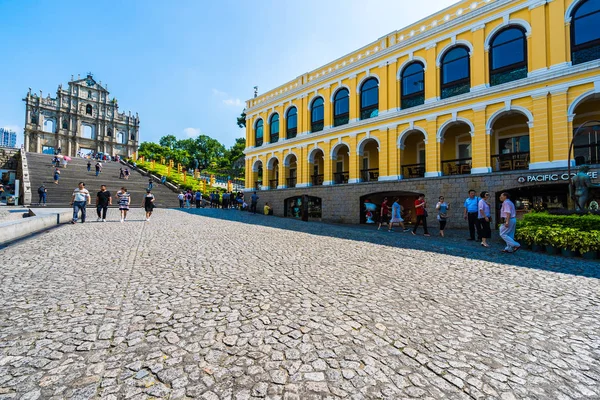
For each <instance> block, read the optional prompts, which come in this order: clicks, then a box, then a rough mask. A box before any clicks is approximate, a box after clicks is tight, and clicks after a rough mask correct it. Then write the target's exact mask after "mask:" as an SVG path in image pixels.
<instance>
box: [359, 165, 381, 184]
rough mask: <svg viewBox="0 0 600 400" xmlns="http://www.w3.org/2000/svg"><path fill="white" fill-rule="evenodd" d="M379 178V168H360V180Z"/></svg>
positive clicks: (369, 180)
mask: <svg viewBox="0 0 600 400" xmlns="http://www.w3.org/2000/svg"><path fill="white" fill-rule="evenodd" d="M378 179H379V168H370V169H361V170H360V181H361V182H373V181H377V180H378Z"/></svg>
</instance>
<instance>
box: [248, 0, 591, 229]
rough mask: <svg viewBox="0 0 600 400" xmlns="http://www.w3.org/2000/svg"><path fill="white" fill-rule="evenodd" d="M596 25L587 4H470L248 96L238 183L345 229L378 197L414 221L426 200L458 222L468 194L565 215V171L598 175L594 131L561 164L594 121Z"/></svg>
mask: <svg viewBox="0 0 600 400" xmlns="http://www.w3.org/2000/svg"><path fill="white" fill-rule="evenodd" d="M596 26H600V2H599V1H595V0H464V1H459V2H457V3H456V4H454V5H452V6H450V7H448V8H446V9H444V10H441V11H439V12H437V13H435V14H433V15H431V16H429V17H426V18H424V19H422V20H421V21H418V22H415V23H414V24H411V25H409V26H406V27H404V28H401V29H399V30H397V31H394V32H391V33H389V34H387V35H385V36H383V37H381V38H379V39H377V40H375V41H374V42H371V43H369V44H367V45H366V46H364V47H362V48H360V49H357V50H355V51H353V52H351V53H349V54H346V55H344V56H342V57H340V58H338V59H335V60H333V61H331V62H330V63H327V64H325V65H322V66H320V67H318V68H316V69H315V70H313V71H310V72H307V73H304V74H302V75H300V76H298V77H297V78H295V79H293V80H291V81H289V82H286V83H284V84H282V85H281V86H279V87H276V88H274V89H272V90H269V91H267V92H265V93H264V94H260V95H258V96H256V97H255V98H253V99H250V100H248V101H247V102H246V110H245V112H246V115H247V117H246V143H247V148H246V150H245V154H246V189H247V190H249V191H250V190H260V191H261V192H262V193H261V194H260V198H261V201H268V202H269V203H270V204H271V205H272V206H273V209H274V212H275V214H279V215H284V216H291V217H298V216H299V215H302V216H303V217H305V216H306V215H307V214H308V216H309V217H321V218H322V219H324V220H330V221H338V222H352V223H358V222H365V215H366V212H365V207H364V204H365V202H366V203H368V202H374V203H377V204H379V203H381V201H382V199H383V198H384V197H388V198H390V197H392V198H393V197H395V196H399V197H401V201H402V205H403V206H404V208H405V209H406V210H407V212H408V211H410V210H413V215H412V216H411V215H406V217H407V218H411V217H414V199H415V197H416V194H417V193H424V194H425V195H426V198H427V199H428V201H429V207H430V208H429V212H430V214H433V215H435V211H434V206H435V204H436V202H437V199H438V197H439V196H445V198H446V201H448V202H450V204H451V209H454V210H455V211H454V212H456V216H457V218H453V220H454V221H455V222H454V223H455V224H457V225H460V224H462V222H461V221H462V214H461V213H462V208H461V207H462V204H463V201H464V198H465V197H466V195H467V191H468V189H471V188H472V189H474V190H476V191H477V192H478V193H479V192H480V191H483V190H487V191H490V192H492V193H493V194H495V196H494V197H495V198H496V200H495V202H494V204H493V206H495V207H499V201H498V196H499V194H500V193H501V192H502V191H508V192H509V193H511V195H512V196H513V199H515V201H516V202H517V205H518V207H519V212H520V213H525V212H528V211H530V210H532V209H534V208H536V209H552V208H572V207H573V201H572V199H570V197H569V196H568V187H567V186H568V180H569V175H568V168H567V167H568V166H569V165H571V166H573V167H574V166H575V165H581V164H588V165H591V170H590V177H591V179H592V181H595V182H598V172H599V167H600V123H596V124H591V125H590V126H589V127H588V128H586V129H587V130H586V134H585V135H578V136H577V138H576V140H575V146H574V152H573V154H572V155H571V157H570V159H569V146H570V144H571V141H572V139H573V137H574V132H575V131H576V129H577V128H578V127H579V126H580V125H581V124H583V123H584V122H586V121H589V120H600V78H599V76H600V30H599V29H594V28H593V27H596ZM571 172H576V171H575V168H573V170H572V171H571ZM451 213H452V212H451Z"/></svg>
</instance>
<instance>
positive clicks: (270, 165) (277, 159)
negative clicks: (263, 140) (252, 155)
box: [267, 156, 279, 169]
mask: <svg viewBox="0 0 600 400" xmlns="http://www.w3.org/2000/svg"><path fill="white" fill-rule="evenodd" d="M275 161H277V162H278V163H279V158H277V156H272V157H270V158H269V161H267V169H273V164H274V163H275Z"/></svg>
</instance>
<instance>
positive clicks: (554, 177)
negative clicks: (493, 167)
mask: <svg viewBox="0 0 600 400" xmlns="http://www.w3.org/2000/svg"><path fill="white" fill-rule="evenodd" d="M575 175H577V173H576V172H572V173H571V176H575ZM588 175H589V176H590V178H591V179H598V172H596V171H594V172H588ZM568 180H569V174H568V173H564V174H540V175H525V176H520V177H518V178H517V181H518V182H519V183H530V182H557V181H568Z"/></svg>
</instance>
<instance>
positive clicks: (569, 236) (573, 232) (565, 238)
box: [557, 228, 579, 257]
mask: <svg viewBox="0 0 600 400" xmlns="http://www.w3.org/2000/svg"><path fill="white" fill-rule="evenodd" d="M578 232H579V231H578V230H577V229H574V228H564V229H563V230H562V235H560V236H559V238H558V240H557V245H558V247H559V248H560V253H561V254H562V255H563V256H565V257H574V256H575V254H576V251H575V250H574V249H573V247H574V246H575V245H576V244H575V242H576V241H577V233H578Z"/></svg>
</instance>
